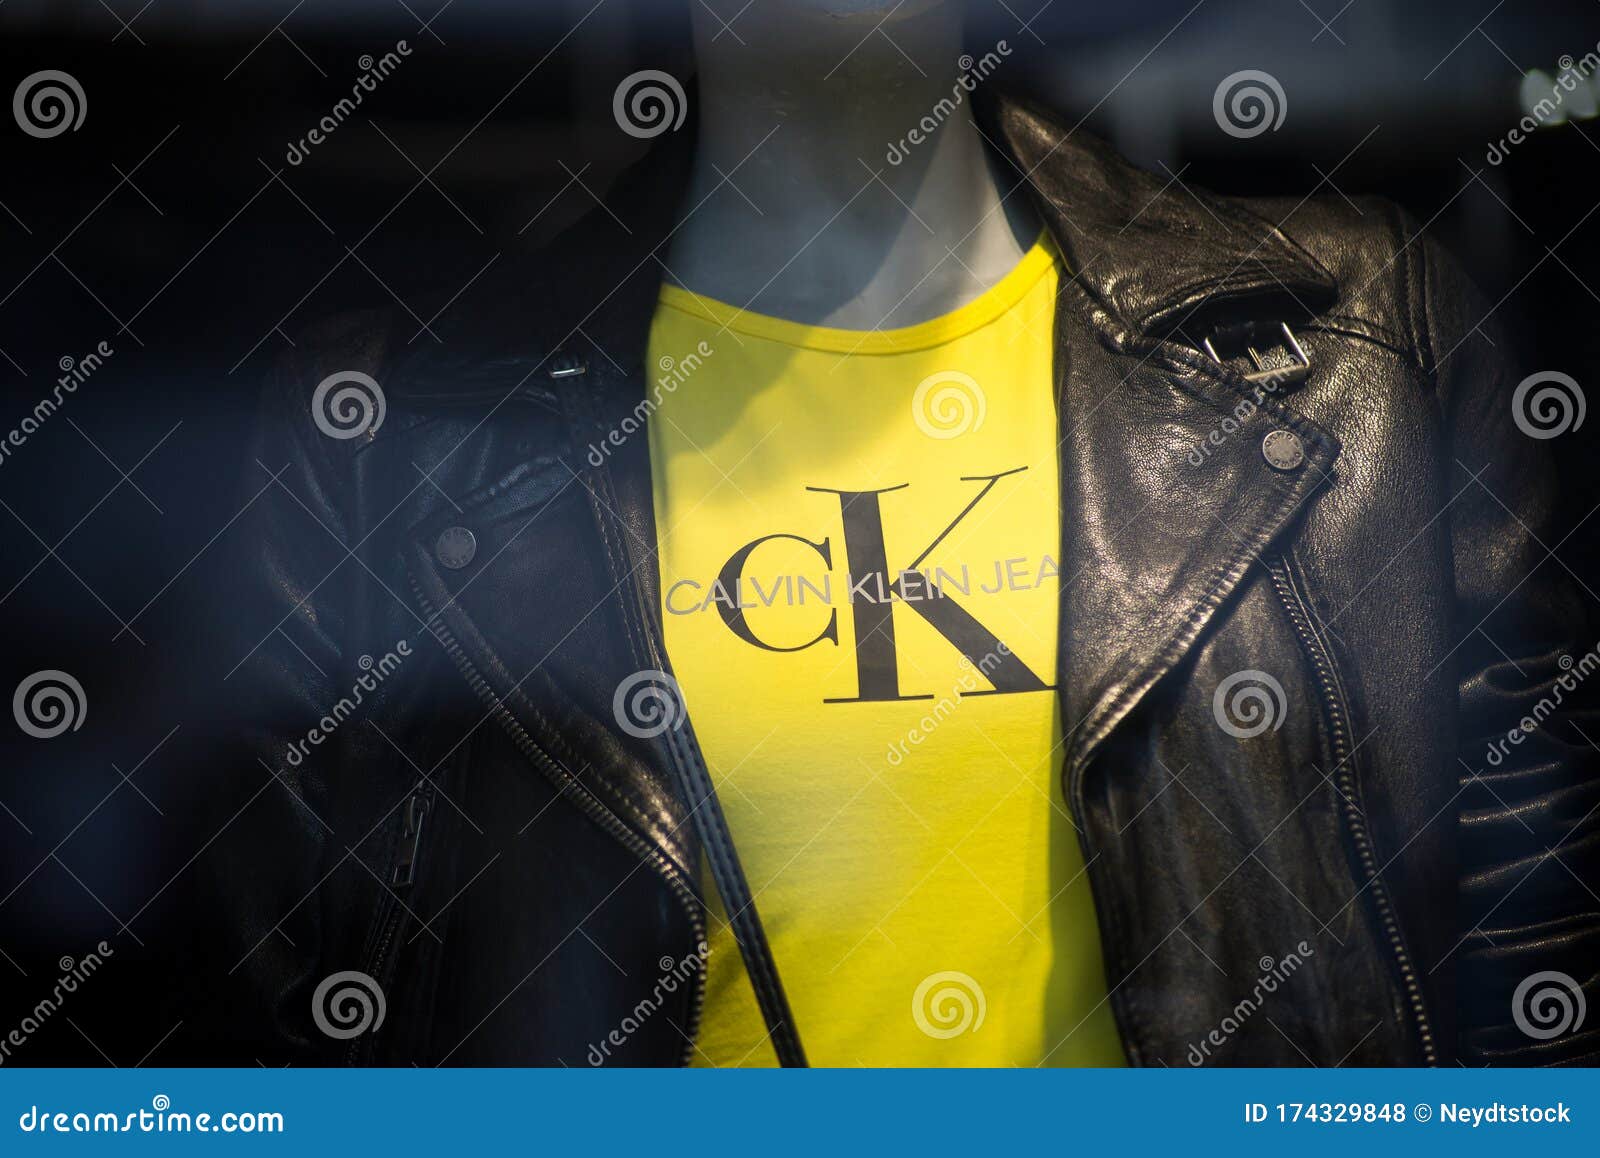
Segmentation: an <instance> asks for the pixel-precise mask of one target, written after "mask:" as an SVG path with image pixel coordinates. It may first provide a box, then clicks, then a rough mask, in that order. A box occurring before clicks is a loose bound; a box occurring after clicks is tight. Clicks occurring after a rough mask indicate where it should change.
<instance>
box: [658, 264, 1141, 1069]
mask: <svg viewBox="0 0 1600 1158" xmlns="http://www.w3.org/2000/svg"><path fill="white" fill-rule="evenodd" d="M1056 288H1057V258H1056V256H1055V254H1054V251H1053V250H1052V249H1050V248H1048V246H1047V245H1046V244H1045V243H1044V242H1041V243H1040V244H1039V245H1037V246H1035V247H1034V248H1033V249H1032V250H1031V251H1030V252H1029V253H1028V254H1027V256H1026V257H1025V258H1024V259H1023V260H1022V262H1021V263H1020V264H1019V265H1018V266H1017V267H1016V268H1015V269H1014V270H1013V271H1012V272H1011V273H1010V274H1009V275H1007V276H1006V277H1005V278H1004V279H1003V280H1002V281H1000V282H999V283H998V284H997V285H995V286H994V287H993V288H991V289H990V290H989V291H988V292H986V293H985V294H983V295H982V296H981V297H979V298H977V299H976V300H974V301H972V302H971V303H969V304H967V305H966V306H964V307H962V308H961V309H959V310H956V311H955V312H953V313H950V314H947V315H945V316H943V317H939V318H935V319H933V320H931V321H928V322H924V323H922V324H920V325H916V326H910V327H906V328H903V329H896V330H887V331H881V330H874V331H854V330H837V329H829V328H825V327H819V326H805V325H800V324H797V323H793V322H788V321H784V320H781V319H777V318H771V317H762V316H758V315H755V314H751V313H747V312H742V311H740V310H737V309H735V308H733V307H731V306H728V305H724V304H722V303H719V302H714V301H709V300H707V299H705V298H702V297H699V296H697V295H694V294H692V293H689V292H687V291H685V290H683V289H681V288H678V287H675V286H668V287H666V288H665V289H664V290H663V291H662V295H661V302H660V307H659V309H658V310H657V312H656V316H655V321H654V326H653V328H652V331H651V336H650V354H649V357H650V365H651V367H652V369H653V370H655V371H657V372H658V373H659V377H658V388H657V389H656V390H655V391H654V398H655V400H656V402H657V403H658V406H657V409H656V410H655V412H654V414H653V416H652V418H651V421H650V424H649V431H650V452H651V463H652V475H653V485H654V491H655V511H656V526H657V536H658V540H659V547H660V569H661V590H662V598H663V603H664V608H663V619H664V621H665V632H666V647H667V654H668V656H669V657H670V659H671V662H672V665H673V668H674V671H675V674H676V676H677V679H678V681H679V685H680V688H681V691H682V694H683V698H684V702H685V704H686V706H687V708H688V711H689V713H690V716H691V718H692V719H693V721H694V726H695V731H696V733H697V734H698V736H699V739H700V743H701V746H702V748H703V749H704V752H705V757H706V761H707V764H708V765H709V767H710V770H711V774H712V777H713V778H714V780H715V781H716V784H717V787H718V791H719V795H720V797H721V800H722V803H723V807H724V808H725V810H726V812H727V816H728V823H729V826H730V828H731V829H732V832H733V837H734V841H735V843H736V844H737V845H738V848H739V851H740V854H741V856H742V858H743V861H744V866H745V870H746V873H747V874H748V876H749V878H750V884H751V888H752V890H753V891H754V893H755V895H756V904H757V907H758V909H759V910H760V913H761V916H762V918H763V921H764V923H765V926H766V931H767V935H768V938H769V939H770V941H771V944H772V950H773V953H774V955H775V957H776V960H777V963H778V969H779V972H780V974H781V976H782V977H783V980H784V985H785V988H786V990H787V992H788V996H789V1001H790V1004H791V1006H792V1008H793V1011H794V1015H795V1020H796V1022H797V1025H798V1028H799V1031H800V1035H801V1038H802V1040H803V1041H804V1043H805V1046H806V1050H807V1053H808V1055H809V1058H810V1061H811V1063H812V1064H813V1065H833V1066H853V1065H905V1066H922V1065H928V1066H951V1065H994V1066H1006V1065H1038V1064H1045V1065H1120V1064H1122V1051H1121V1046H1120V1043H1119V1039H1118V1036H1117V1032H1116V1027H1115V1024H1114V1022H1113V1019H1112V1015H1111V1011H1110V1005H1109V1003H1108V1002H1107V1000H1106V985H1105V980H1104V974H1103V968H1102V965H1101V958H1100V943H1099V934H1098V931H1097V927H1096V924H1095V916H1094V908H1093V901H1092V899H1091V897H1090V892H1089V884H1088V879H1087V876H1086V874H1085V873H1084V867H1083V860H1082V855H1081V853H1080V851H1079V846H1078V841H1077V836H1076V833H1075V832H1074V829H1073V821H1072V819H1071V817H1070V814H1069V812H1068V810H1067V807H1066V805H1065V803H1064V802H1063V799H1062V787H1061V775H1060V771H1061V760H1062V726H1061V715H1060V706H1059V701H1058V698H1057V696H1056V693H1055V691H1054V684H1055V671H1056V650H1057V630H1056V629H1057V622H1058V606H1059V604H1058V594H1059V590H1060V584H1061V582H1062V579H1061V576H1060V574H1059V569H1058V566H1057V560H1058V555H1059V552H1058V543H1059V526H1060V499H1059V492H1058V475H1057V467H1056V463H1057V458H1056V438H1057V431H1056V414H1055V403H1054V397H1053V396H1054V380H1053V373H1052V371H1053V357H1052V352H1053V347H1054V339H1053V329H1054V310H1055V297H1056ZM708 892H711V893H712V894H713V900H712V912H711V922H710V924H711V928H712V933H711V936H710V946H711V954H710V959H709V966H708V976H707V992H706V1006H705V1013H704V1019H703V1027H702V1030H701V1033H700V1038H699V1041H698V1054H697V1060H698V1062H699V1063H700V1064H704V1065H719V1066H726V1065H771V1064H773V1062H774V1057H773V1052H772V1048H771V1045H770V1044H769V1043H768V1042H767V1041H766V1040H765V1039H766V1029H765V1026H764V1024H763V1022H762V1019H761V1014H760V1011H759V1009H758V1007H757V1005H756V1001H755V996H754V993H753V992H752V990H751V987H750V984H749V981H748V979H747V977H746V975H745V972H744V969H743V965H742V963H741V961H740V958H739V950H738V946H737V945H736V944H735V943H734V941H733V938H732V935H731V933H730V932H729V930H728V928H727V925H726V918H725V914H724V913H723V911H722V908H721V903H720V899H718V898H715V897H714V890H711V889H708Z"/></svg>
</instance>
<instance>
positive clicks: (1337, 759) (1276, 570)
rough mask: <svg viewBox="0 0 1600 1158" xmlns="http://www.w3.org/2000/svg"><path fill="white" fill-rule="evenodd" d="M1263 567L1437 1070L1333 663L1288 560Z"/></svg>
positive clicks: (1366, 882) (1366, 879)
mask: <svg viewBox="0 0 1600 1158" xmlns="http://www.w3.org/2000/svg"><path fill="white" fill-rule="evenodd" d="M1265 562H1266V565H1267V571H1268V573H1269V574H1270V575H1271V577H1272V586H1273V589H1274V590H1275V591H1276V592H1277V594H1278V598H1279V600H1280V601H1281V602H1282V603H1283V606H1284V610H1285V611H1287V612H1288V615H1289V622H1290V623H1291V624H1292V625H1293V627H1294V631H1295V634H1296V635H1297V636H1299V638H1300V644H1301V646H1302V647H1303V648H1304V649H1305V652H1306V655H1307V656H1308V657H1309V658H1310V660H1311V666H1312V670H1313V673H1314V676H1315V680H1316V684H1317V692H1318V695H1319V698H1320V700H1321V703H1322V711H1323V716H1324V719H1325V720H1326V721H1327V723H1328V728H1329V733H1330V739H1331V743H1332V754H1333V757H1334V769H1335V772H1336V775H1335V776H1334V785H1335V790H1336V792H1337V793H1338V796H1339V815H1340V816H1341V818H1342V819H1343V820H1344V826H1345V831H1346V832H1347V833H1348V834H1349V837H1350V842H1351V845H1352V846H1353V847H1354V848H1355V851H1356V858H1357V860H1358V861H1359V862H1360V866H1361V876H1362V881H1361V884H1362V889H1363V891H1366V892H1370V894H1371V897H1372V908H1373V910H1374V912H1375V914H1376V916H1377V918H1378V923H1379V924H1380V925H1381V926H1382V928H1383V932H1384V935H1385V938H1386V939H1387V941H1388V945H1389V953H1390V956H1391V957H1392V959H1393V962H1394V966H1395V971H1396V973H1397V974H1398V975H1399V978H1400V983H1401V985H1402V987H1403V988H1404V990H1405V998H1406V1005H1407V1008H1408V1009H1409V1010H1410V1011H1411V1019H1412V1023H1413V1027H1414V1028H1415V1030H1416V1032H1417V1038H1418V1040H1419V1042H1420V1043H1421V1046H1422V1056H1423V1061H1424V1062H1425V1063H1426V1064H1427V1065H1430V1066H1433V1065H1438V1064H1439V1058H1438V1053H1437V1051H1436V1050H1435V1047H1434V1041H1433V1031H1432V1029H1431V1028H1430V1027H1429V1024H1428V1010H1427V1006H1426V1004H1425V1002H1424V1001H1423V997H1422V985H1421V982H1420V980H1419V979H1418V977H1417V971H1416V966H1415V965H1414V964H1413V962H1412V960H1411V955H1410V953H1409V952H1408V951H1407V949H1406V945H1405V940H1404V938H1402V937H1401V935H1400V922H1399V918H1398V916H1397V915H1396V913H1395V908H1394V902H1393V899H1392V898H1391V897H1390V895H1389V887H1388V885H1387V884H1385V883H1384V880H1383V876H1382V874H1381V873H1380V872H1379V871H1378V858H1377V853H1376V851H1375V850H1374V845H1373V841H1372V832H1371V830H1370V829H1369V828H1368V827H1367V818H1366V815H1365V813H1363V811H1362V810H1361V807H1360V805H1359V804H1358V801H1359V800H1360V799H1361V785H1360V781H1359V780H1358V779H1357V777H1356V770H1355V750H1354V748H1353V747H1352V745H1351V743H1350V713H1349V711H1348V709H1347V706H1346V703H1345V695H1344V690H1343V687H1342V685H1341V684H1340V682H1339V679H1338V676H1337V674H1336V671H1335V668H1334V664H1333V657H1332V655H1331V653H1330V652H1329V649H1328V647H1327V645H1326V643H1325V642H1324V641H1323V639H1322V636H1321V635H1320V634H1319V633H1318V632H1317V630H1316V629H1315V628H1314V627H1313V626H1312V621H1311V616H1310V614H1309V613H1308V612H1307V610H1306V605H1305V600H1304V599H1303V598H1302V596H1301V584H1300V582H1299V580H1298V577H1297V575H1296V572H1295V570H1294V569H1293V567H1292V565H1291V564H1290V562H1289V559H1288V556H1287V555H1277V556H1274V557H1272V558H1270V559H1266V560H1265Z"/></svg>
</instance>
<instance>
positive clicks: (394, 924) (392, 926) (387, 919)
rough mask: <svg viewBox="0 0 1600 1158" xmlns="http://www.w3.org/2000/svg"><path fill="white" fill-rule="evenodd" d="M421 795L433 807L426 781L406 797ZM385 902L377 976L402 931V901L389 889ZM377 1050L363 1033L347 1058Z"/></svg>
mask: <svg viewBox="0 0 1600 1158" xmlns="http://www.w3.org/2000/svg"><path fill="white" fill-rule="evenodd" d="M418 796H421V797H423V798H424V799H425V800H427V802H428V808H429V810H430V811H431V810H432V808H433V789H432V788H431V787H430V786H429V785H428V784H427V783H426V782H424V783H423V784H422V786H421V787H419V788H418V789H417V790H416V791H415V792H413V793H412V794H411V795H410V796H408V797H407V798H406V802H407V803H408V804H409V803H410V802H411V801H412V800H414V799H415V798H416V797H418ZM383 899H384V904H385V905H386V906H387V907H388V911H387V912H386V913H385V914H384V918H383V920H384V929H383V938H382V939H381V940H380V941H379V942H378V947H377V948H376V949H374V950H373V952H372V960H371V964H369V965H368V967H367V969H368V972H369V973H371V974H372V976H373V977H377V976H378V975H379V974H380V972H381V971H382V969H383V966H384V962H385V961H386V960H388V957H389V949H390V947H391V946H392V945H393V944H394V938H395V934H396V933H398V932H399V931H400V903H399V901H397V900H396V899H395V898H394V897H393V896H391V895H390V893H389V892H388V891H385V892H384V894H383ZM376 1050H377V1041H376V1038H375V1036H374V1035H372V1034H362V1035H361V1036H359V1037H356V1038H354V1039H352V1040H351V1042H350V1046H349V1048H348V1049H347V1050H346V1051H345V1059H346V1060H347V1061H348V1062H349V1064H351V1065H356V1064H358V1063H359V1062H360V1060H361V1058H362V1057H363V1056H366V1057H369V1058H370V1057H371V1056H373V1055H374V1054H375V1052H376Z"/></svg>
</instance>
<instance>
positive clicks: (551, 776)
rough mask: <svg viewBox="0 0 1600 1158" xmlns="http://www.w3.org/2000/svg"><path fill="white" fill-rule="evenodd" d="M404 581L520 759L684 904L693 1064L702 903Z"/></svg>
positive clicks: (702, 981)
mask: <svg viewBox="0 0 1600 1158" xmlns="http://www.w3.org/2000/svg"><path fill="white" fill-rule="evenodd" d="M406 579H407V580H408V581H409V582H410V584H411V591H412V593H413V594H414V595H415V596H416V598H417V601H418V602H419V603H420V604H421V605H422V610H423V613H424V615H426V616H427V618H428V620H429V621H430V622H431V623H432V624H433V629H432V632H433V635H434V636H435V638H437V639H438V640H439V642H440V643H441V644H443V645H444V649H445V652H446V654H448V655H449V656H450V659H451V661H452V662H453V663H454V664H455V665H456V668H457V669H458V670H459V671H460V672H461V674H462V676H463V677H464V678H465V679H466V681H467V684H468V686H470V687H471V688H472V691H473V693H474V694H475V695H476V696H477V697H478V698H479V699H480V700H482V701H483V703H484V706H485V707H487V708H488V709H489V712H490V714H491V715H493V716H494V718H495V720H496V721H497V722H498V723H499V724H500V726H501V727H503V728H504V729H505V730H506V731H507V732H508V733H509V734H510V736H511V739H512V741H513V742H514V743H515V744H516V745H517V747H518V748H519V749H520V750H521V751H522V753H523V755H525V756H526V757H528V759H529V760H530V761H531V762H532V763H533V764H534V766H535V767H537V768H538V769H539V770H540V771H541V772H543V773H544V775H545V777H546V778H547V779H548V780H550V781H551V783H552V784H554V785H555V787H556V789H557V790H558V791H560V792H562V793H563V794H564V795H566V796H569V797H571V798H572V801H573V803H575V804H576V805H578V807H579V808H581V809H582V810H583V812H584V814H585V815H587V816H588V817H589V818H590V819H592V820H594V821H595V822H596V823H597V824H599V825H600V826H601V827H602V828H603V829H605V830H606V831H607V832H608V833H610V834H611V835H612V836H613V837H614V838H616V839H617V840H618V841H619V842H620V843H621V844H622V845H623V847H625V848H627V849H628V850H629V851H631V852H633V853H634V854H635V855H637V856H638V857H639V858H640V859H642V860H644V861H645V862H647V863H648V864H649V865H650V867H651V868H652V869H654V870H655V872H656V874H657V875H658V876H660V877H661V879H662V880H663V881H664V882H665V883H666V885H667V887H668V888H670V889H671V890H672V893H673V895H674V896H676V897H677V898H678V901H679V903H680V904H681V905H682V906H683V910H684V914H685V915H686V916H687V917H688V918H689V924H690V926H691V927H692V928H693V930H694V938H695V957H696V962H695V970H694V975H695V984H694V991H693V992H694V997H693V1000H692V1001H691V1003H690V1006H689V1024H688V1027H687V1033H686V1035H685V1036H686V1038H687V1043H686V1044H685V1046H684V1051H683V1060H682V1064H683V1065H685V1066H687V1065H688V1064H689V1063H690V1062H692V1061H693V1060H694V1049H695V1038H696V1037H697V1036H698V1034H699V1026H700V1014H701V1010H702V1009H703V1008H704V1006H705V998H706V969H705V961H704V957H703V955H702V954H701V953H700V952H699V946H701V945H704V944H706V943H707V932H706V922H705V916H704V915H703V914H702V913H701V911H700V901H699V898H698V897H696V896H695V893H694V889H693V888H691V887H690V885H689V882H688V881H687V880H686V879H685V878H684V875H683V873H682V872H680V871H679V869H678V867H677V865H675V864H673V863H672V862H671V861H669V860H667V858H666V857H664V856H663V855H662V854H661V852H660V850H659V849H657V848H655V847H654V846H653V845H651V844H650V843H649V842H648V841H646V840H645V839H644V838H643V837H641V836H639V835H638V834H637V833H635V832H634V831H633V830H632V829H631V828H629V827H628V826H627V825H626V824H624V823H623V822H622V820H621V819H619V818H618V816H617V814H616V813H614V812H612V811H611V809H610V808H608V807H607V806H606V804H605V802H604V801H602V800H600V799H599V798H598V797H596V796H595V795H594V794H593V793H592V792H590V791H589V789H588V788H587V787H586V786H585V785H583V784H581V783H580V782H579V781H578V780H577V778H576V777H574V776H573V775H572V774H571V773H569V772H568V771H567V770H566V769H565V768H563V767H561V765H560V764H558V763H557V762H556V761H555V760H554V759H552V758H551V757H550V756H549V755H548V754H547V753H546V752H545V751H544V749H543V748H541V747H539V744H538V741H536V740H535V739H534V738H533V737H532V736H531V735H529V733H528V730H527V729H526V728H524V727H523V726H522V723H521V722H520V721H519V720H518V719H517V718H516V717H515V716H513V715H512V714H511V712H510V711H509V710H507V708H506V706H505V705H504V704H503V703H502V702H501V700H500V697H499V696H497V695H496V694H495V691H494V689H493V688H492V687H490V686H489V681H488V680H486V679H484V678H483V675H482V674H481V673H480V672H479V671H478V669H477V666H476V665H474V664H473V662H472V660H471V659H470V658H469V657H468V655H467V653H466V652H465V650H463V648H462V647H461V643H460V641H459V640H457V639H456V636H455V633H454V632H452V631H451V630H450V628H449V626H448V625H446V624H445V623H444V621H443V619H442V618H440V617H438V614H437V612H436V611H435V609H434V606H433V601H432V600H430V599H429V598H428V597H427V596H426V595H425V594H423V591H422V587H421V585H420V584H418V582H417V577H416V575H415V574H413V573H412V571H411V569H410V568H409V567H408V568H406Z"/></svg>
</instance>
